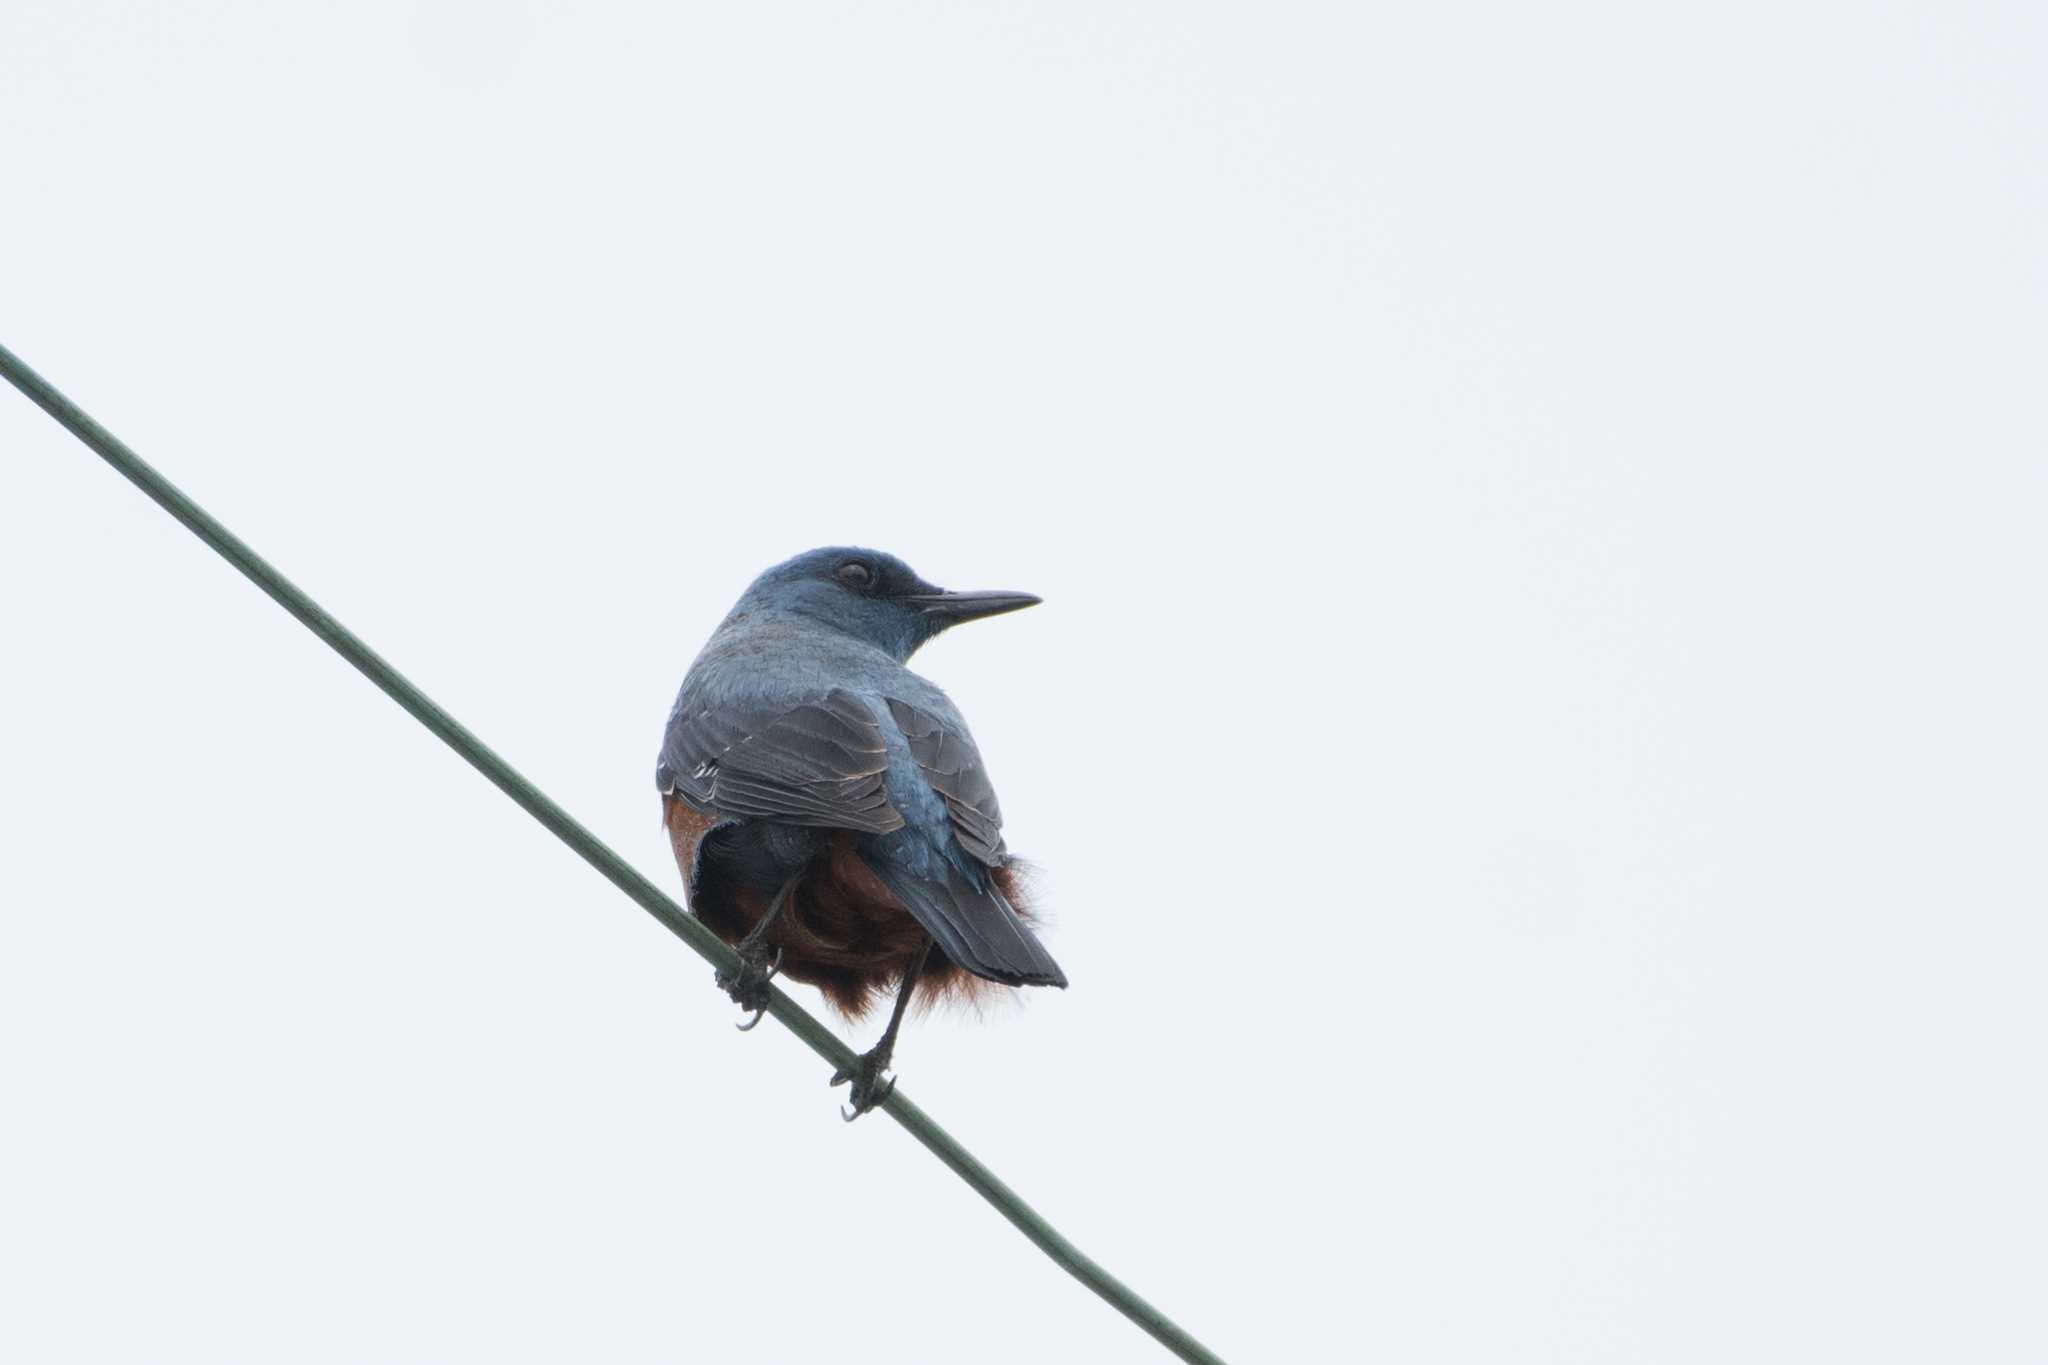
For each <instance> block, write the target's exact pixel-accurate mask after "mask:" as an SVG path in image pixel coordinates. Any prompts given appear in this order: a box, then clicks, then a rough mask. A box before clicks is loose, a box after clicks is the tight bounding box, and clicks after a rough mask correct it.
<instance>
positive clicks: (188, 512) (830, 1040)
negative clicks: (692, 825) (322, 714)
mask: <svg viewBox="0 0 2048 1365" xmlns="http://www.w3.org/2000/svg"><path fill="white" fill-rule="evenodd" d="M0 373H4V374H5V375H6V376H7V379H8V381H9V382H10V383H12V384H13V385H14V387H16V388H17V389H20V390H21V391H22V392H23V393H24V394H27V395H28V397H29V400H30V401H31V402H33V403H34V404H35V405H36V406H37V407H39V408H41V409H42V410H43V411H44V412H47V413H48V414H50V416H51V417H53V418H55V419H56V420H57V423H58V425H60V426H62V427H63V428H64V429H65V430H67V431H69V432H70V433H71V434H72V435H73V436H76V437H77V438H78V439H79V440H81V441H83V442H84V443H85V444H86V445H87V446H88V447H89V448H91V450H92V451H93V452H94V453H95V454H97V455H98V456H99V457H100V458H101V459H103V460H105V461H106V462H107V463H108V464H110V465H112V466H113V467H114V468H115V469H116V470H118V471H120V473H121V475H122V476H123V477H124V478H126V479H127V480H128V481H129V482H130V483H132V484H134V485H135V486H136V487H137V488H140V489H141V490H142V491H143V492H144V493H146V494H148V495H149V497H150V499H151V500H152V501H154V502H155V503H156V504H157V506H159V507H161V508H163V509H164V510H165V511H166V512H169V513H170V514H171V515H172V516H173V517H176V518H177V519H178V520H179V521H180V522H182V523H183V524H184V526H185V529H187V530H189V531H190V532H192V534H193V535H195V536H198V537H199V538H200V539H201V540H203V541H205V542H206V543H207V544H208V545H210V546H212V547H213V549H214V551H215V552H216V553H218V554H219V555H220V557H221V558H223V559H225V560H227V561H228V563H230V564H232V565H234V566H235V568H237V569H239V570H240V571H241V573H242V576H243V577H245V578H247V579H248V580H249V581H250V582H251V583H254V584H255V585H256V586H257V587H259V588H261V589H262V590H263V591H264V592H265V593H267V594H268V595H269V596H270V598H271V600H272V601H274V602H276V603H277V604H278V605H279V606H281V607H283V608H284V609H285V610H286V611H288V612H290V613H291V614H292V615H293V616H295V617H297V618H298V620H299V623H300V624H301V625H303V626H305V627H306V629H308V630H310V631H312V632H313V633H314V634H315V635H317V636H319V637H320V638H321V639H322V640H325V641H326V642H327V645H328V647H329V648H331V649H332V650H333V651H334V652H335V653H337V654H339V655H340V656H341V657H342V658H344V659H346V660H348V662H349V663H350V664H352V665H353V666H354V667H355V669H356V670H357V671H358V672H360V673H361V674H362V675H363V676H364V677H366V678H368V679H369V680H370V681H371V682H373V683H375V684H376V685H377V686H378V688H379V689H381V690H382V691H383V692H384V694H385V695H386V696H388V697H390V698H391V700H393V701H395V702H397V703H398V704H399V705H400V706H402V707H404V708H405V710H406V712H407V714H409V715H411V716H412V718H413V719H414V720H417V721H418V722H419V723H420V724H422V725H424V726H426V727H427V729H429V730H431V731H433V733H434V734H435V735H437V736H439V737H440V739H441V742H442V743H444V744H446V745H447V746H448V747H449V748H451V749H453V750H454V751H455V752H456V753H457V754H460V755H461V756H462V758H463V759H464V761H466V762H467V763H468V764H469V765H470V766H471V767H473V768H475V769H476V770H477V771H478V772H480V773H482V774H483V775H484V776H485V777H486V778H489V779H490V781H491V783H492V785H494V786H496V787H497V788H498V790H499V791H502V792H504V793H505V795H507V796H509V797H511V798H512V799H513V800H514V801H515V802H517V803H518V804H519V806H520V808H521V809H522V810H524V811H525V812H526V813H527V814H528V815H531V816H532V817H533V818H534V819H536V820H538V821H540V823H541V824H542V825H544V826H546V827H547V829H548V831H549V832H550V833H552V834H553V835H554V836H555V837H556V838H557V839H560V840H561V841H562V842H563V843H565V844H567V845H568V846H569V847H570V848H572V849H574V850H575V851H576V853H577V855H578V856H580V857H581V858H582V859H583V861H585V862H587V863H589V864H590V865H591V866H592V867H594V868H596V869H597V870H598V871H599V872H600V873H602V874H603V875H604V877H605V879H606V880H607V881H609V882H610V883H611V884H612V885H613V886H616V887H618V888H619V890H621V891H623V892H625V893H626V894H627V895H628V896H629V897H631V898H632V899H633V900H634V901H635V902H637V903H638V904H639V906H640V908H641V909H643V910H645V911H646V912H647V913H648V914H650V915H652V916H654V917H655V918H656V919H658V920H660V921H661V922H662V924H663V925H665V926H666V927H667V928H668V930H669V931H670V932H671V933H673V934H674V935H675V936H676V937H677V938H680V939H681V940H682V941H683V942H684V943H687V944H688V945H689V946H690V947H691V948H692V949H694V950H695V951H696V952H697V954H698V955H699V956H700V957H703V958H705V959H706V960H707V961H709V962H711V963H712V964H713V965H714V966H716V967H718V968H719V969H720V970H722V971H728V972H730V971H734V970H736V969H737V967H738V964H739V959H738V957H737V956H736V955H735V954H734V953H733V951H732V950H731V949H730V948H727V947H726V946H725V944H723V943H721V942H720V941H719V940H718V937H717V936H716V935H715V934H713V933H712V932H711V931H710V930H709V929H706V928H705V927H704V926H703V925H702V924H701V923H699V922H698V921H697V920H696V919H695V918H694V917H693V916H691V915H690V914H689V913H688V912H687V911H685V910H684V909H683V908H682V907H681V906H679V905H677V904H676V903H675V902H674V901H673V900H671V899H669V897H668V896H666V895H664V894H663V893H662V892H661V891H660V890H659V889H658V888H656V887H655V885H654V884H653V883H652V882H650V881H648V880H647V879H646V878H645V877H643V876H641V875H640V874H639V873H638V872H635V871H634V870H633V869H632V867H630V866H629V865H628V864H627V863H626V860H625V859H623V858H621V857H620V856H619V855H618V854H616V853H614V852H613V851H612V850H611V849H610V848H609V847H607V846H606V844H605V843H604V841H603V840H601V839H599V838H598V837H597V836H596V835H594V834H592V833H591V832H590V831H589V830H587V829H585V828H584V827H583V826H582V825H581V824H579V823H577V821H576V819H575V818H574V817H573V816H571V815H570V814H569V812H567V811H565V810H563V809H562V808H561V807H560V806H558V805H556V804H555V803H554V801H553V800H552V799H551V798H549V796H548V795H547V793H545V792H543V791H541V790H540V788H538V787H536V786H534V785H533V783H531V782H529V781H527V780H526V778H524V777H522V776H521V775H520V774H519V772H518V770H517V769H515V768H514V767H513V766H512V765H511V764H509V763H507V762H506V761H505V760H504V759H502V758H500V757H499V756H498V755H497V753H496V752H495V751H493V750H492V749H491V747H490V746H489V745H487V744H485V743H484V742H483V741H482V740H480V739H478V738H477V737H476V736H475V735H473V734H471V733H470V732H469V731H468V730H467V729H466V728H464V726H463V725H462V723H461V722H460V721H458V720H456V719H455V717H453V716H451V715H449V714H448V713H447V712H446V711H444V710H442V709H441V708H440V707H439V706H438V705H436V704H435V703H434V701H433V700H432V699H431V698H429V697H428V696H427V695H426V693H424V692H422V691H420V690H419V689H418V688H417V687H415V686H413V685H412V683H411V682H409V681H408V680H407V679H406V677H405V675H404V674H402V673H400V672H399V671H398V670H397V669H396V668H393V667H392V666H391V665H390V664H389V663H387V662H385V660H384V658H383V656H381V655H379V654H378V653H377V652H376V651H375V650H373V649H371V648H370V647H369V646H368V645H366V644H364V643H363V642H362V641H361V640H360V639H358V638H356V636H355V635H354V634H353V633H352V632H351V631H350V630H349V629H348V628H347V627H346V626H344V625H342V624H341V622H339V621H337V620H335V619H334V618H333V617H332V616H330V615H328V614H327V611H326V609H325V608H323V607H322V606H321V605H320V604H319V603H318V602H315V601H314V600H313V599H312V598H310V597H308V596H307V595H306V594H305V593H304V592H302V591H300V590H299V588H298V587H297V586H296V585H295V584H293V583H292V581H291V580H290V579H288V578H286V577H285V576H284V575H283V574H281V573H279V572H278V571H277V570H276V569H275V568H272V567H271V565H270V564H269V562H268V561H266V560H265V559H264V558H263V557H262V556H261V555H259V554H257V553H256V552H255V551H254V550H252V549H250V548H249V547H248V546H247V545H245V544H244V543H243V542H242V540H241V538H240V537H238V536H236V535H235V534H234V532H232V531H230V530H228V528H227V527H225V526H223V525H221V524H220V523H219V522H218V521H215V520H214V519H213V517H212V516H210V515H209V514H208V513H207V511H206V509H204V508H202V507H201V506H199V504H197V503H195V502H193V501H192V500H191V499H190V498H188V497H186V496H185V495H184V494H183V493H181V492H179V491H178V489H177V488H176V487H175V486H174V485H172V483H171V482H170V481H169V480H168V479H166V478H164V476H163V475H161V474H159V473H157V471H156V470H155V469H153V468H151V467H150V466H149V465H148V464H147V463H146V462H144V460H143V459H142V457H141V456H139V455H137V454H136V453H135V452H134V451H132V450H130V449H129V448H128V447H127V446H126V445H125V444H123V443H122V442H121V440H120V439H119V438H118V437H116V436H115V435H114V434H113V433H112V432H110V431H108V430H107V429H106V428H105V427H103V426H101V425H100V424H99V423H98V422H95V421H94V420H93V419H92V418H91V417H89V416H87V415H86V414H85V412H84V411H83V410H81V409H80V408H79V407H78V405H77V404H75V403H73V402H72V401H71V400H70V399H68V398H66V397H65V396H64V395H63V394H61V393H59V392H58V391H57V390H56V389H55V388H54V387H52V386H51V385H50V383H49V382H48V381H47V380H45V379H44V378H43V377H42V376H41V375H39V374H37V373H36V372H35V371H34V370H32V369H30V368H29V367H28V366H27V365H26V364H24V363H23V362H22V360H21V358H20V357H18V356H16V355H15V354H14V352H12V351H10V350H8V349H7V348H6V347H5V346H0ZM768 1013H770V1014H771V1015H773V1016H774V1017H775V1018H776V1020H777V1021H778V1022H780V1023H781V1024H782V1025H783V1026H784V1027H785V1028H787V1029H788V1030H789V1031H790V1032H791V1033H794V1034H795V1035H796V1036H797V1037H798V1038H800V1039H802V1040H803V1041H804V1043H805V1044H806V1045H807V1046H808V1047H809V1048H810V1049H811V1051H813V1052H815V1053H817V1054H818V1055H819V1056H820V1057H822V1058H824V1059H825V1060H826V1061H828V1062H830V1063H831V1064H832V1065H833V1066H834V1067H843V1066H849V1065H851V1064H852V1063H853V1061H854V1055H853V1049H851V1048H849V1047H848V1046H847V1045H846V1044H845V1043H842V1042H841V1041H839V1039H838V1037H837V1036H836V1035H835V1034H833V1033H832V1031H831V1030H830V1029H828V1028H826V1027H825V1026H824V1025H823V1024H821V1023H819V1022H818V1021H817V1020H816V1019H814V1018H812V1017H811V1015H810V1014H809V1012H807V1011H806V1010H805V1009H804V1008H803V1007H802V1006H800V1005H798V1004H797V1003H796V1002H795V1001H794V1000H792V999H790V998H789V996H788V995H786V994H785V993H784V992H783V991H782V990H780V989H779V988H776V987H770V1000H769V1005H768ZM878 1107H879V1108H881V1109H882V1110H883V1111H884V1112H886V1113H887V1114H888V1115H889V1117H891V1118H893V1119H895V1120H896V1122H898V1123H900V1124H902V1125H903V1127H904V1129H905V1130H907V1131H908V1132H909V1133H910V1135H911V1136H912V1137H914V1138H916V1139H917V1140H918V1141H919V1142H921V1143H923V1144H924V1145H925V1147H926V1148H928V1149H929V1150H930V1151H931V1153H932V1155H934V1156H936V1157H937V1158H938V1159H939V1160H940V1161H942V1162H944V1163H945V1164H946V1165H947V1166H948V1167H950V1168H951V1169H952V1171H953V1173H954V1174H955V1175H958V1176H959V1177H960V1178H961V1179H962V1180H964V1181H966V1182H967V1183H968V1185H970V1186H972V1187H973V1189H974V1190H975V1192H976V1193H978V1194H980V1195H981V1197H982V1198H983V1199H986V1200H987V1201H988V1202H989V1203H990V1204H992V1205H994V1206H995V1209H996V1212H998V1213H1000V1214H1002V1215H1003V1217H1005V1218H1007V1219H1009V1220H1010V1222H1011V1223H1012V1224H1014V1225H1015V1226H1016V1228H1017V1230H1018V1231H1019V1232H1021V1233H1023V1234H1024V1235H1025V1236H1026V1237H1028V1238H1030V1239H1031V1241H1032V1242H1033V1244H1035V1245H1036V1246H1037V1247H1038V1249H1039V1250H1041V1251H1043V1252H1044V1253H1045V1254H1046V1255H1047V1256H1049V1257H1051V1258H1052V1260H1053V1263H1054V1264H1056V1265H1058V1266H1059V1267H1060V1268H1061V1269H1062V1270H1065V1271H1066V1272H1067V1273H1068V1274H1069V1275H1072V1276H1073V1277H1074V1278H1075V1279H1077V1280H1079V1281H1080V1282H1081V1283H1082V1284H1084V1285H1086V1286H1087V1287H1088V1288H1089V1289H1091V1290H1093V1291H1094V1292H1095V1293H1097V1294H1098V1295H1100V1296H1101V1297H1102V1298H1103V1299H1104V1300H1106V1301H1107V1302H1108V1303H1109V1305H1110V1306H1111V1307H1112V1308H1115V1309H1116V1310H1117V1311H1118V1312H1119V1313H1122V1314H1123V1315H1124V1316H1125V1317H1127V1318H1129V1319H1130V1320H1131V1321H1132V1322H1134V1323H1136V1324H1138V1326H1140V1327H1142V1328H1144V1329H1145V1331H1147V1332H1149V1333H1150V1334H1151V1335H1152V1336H1153V1337H1154V1338H1155V1339H1156V1340H1158V1341H1159V1343H1160V1344H1161V1345H1163V1346H1165V1347H1166V1349H1167V1350H1169V1351H1172V1352H1173V1353H1174V1354H1175V1355H1177V1356H1179V1357H1180V1358H1181V1359H1182V1360H1187V1361H1193V1362H1196V1365H1222V1361H1221V1360H1220V1359H1219V1358H1218V1357H1217V1356H1216V1354H1215V1353H1214V1352H1212V1351H1210V1350H1209V1349H1208V1348H1207V1347H1206V1346H1204V1345H1202V1343H1200V1342H1199V1341H1196V1340H1195V1339H1194V1338H1193V1337H1192V1336H1189V1335H1188V1333H1187V1332H1186V1331H1185V1330H1184V1329H1182V1328H1181V1327H1180V1326H1179V1325H1178V1324H1177V1323H1175V1322H1174V1321H1173V1320H1172V1319H1170V1318H1168V1317H1167V1316H1166V1315H1165V1314H1164V1313H1162V1312H1160V1311H1159V1310H1158V1309H1156V1308H1154V1307H1153V1306H1152V1305H1151V1304H1149V1303H1147V1302H1145V1300H1143V1299H1142V1298H1139V1297H1138V1295H1137V1294H1135V1293H1133V1292H1132V1291H1131V1289H1130V1288H1129V1287H1128V1286H1126V1285H1125V1284H1124V1283H1123V1282H1122V1281H1121V1280H1118V1279H1117V1278H1116V1277H1115V1276H1114V1275H1111V1274H1110V1273H1109V1272H1108V1271H1107V1270H1104V1269H1103V1268H1102V1267H1101V1266H1099V1265H1097V1264H1096V1263H1095V1262H1094V1261H1093V1260H1090V1259H1089V1258H1088V1257H1087V1256H1086V1255H1084V1254H1082V1252H1081V1250H1080V1249H1079V1248H1078V1247H1076V1246H1075V1245H1074V1244H1073V1243H1072V1242H1069V1241H1068V1240H1067V1239H1066V1238H1065V1237H1063V1236H1061V1235H1060V1232H1059V1230H1058V1229H1057V1228H1055V1227H1053V1225H1052V1224H1050V1223H1048V1222H1046V1221H1045V1219H1043V1218H1041V1217H1040V1216H1039V1215H1038V1213H1037V1212H1036V1211H1035V1210H1034V1209H1032V1207H1031V1206H1030V1205H1029V1204H1026V1203H1025V1202H1024V1201H1023V1200H1022V1199H1021V1198H1019V1197H1018V1195H1017V1193H1016V1191H1014V1190H1012V1189H1011V1188H1010V1187H1009V1186H1008V1185H1005V1184H1004V1183H1003V1182H1002V1181H1001V1180H998V1179H997V1178H996V1176H995V1173H994V1172H992V1171H991V1170H989V1168H988V1167H986V1166H984V1165H982V1164H981V1162H980V1161H978V1160H976V1159H975V1156H974V1154H973V1153H972V1152H970V1151H968V1150H967V1149H966V1148H965V1147H962V1146H961V1145H960V1144H959V1143H958V1142H956V1141H954V1140H953V1137H952V1135H951V1134H949V1133H947V1132H946V1130H945V1129H943V1128H941V1127H940V1126H939V1125H938V1124H937V1123H936V1122H934V1121H933V1120H932V1118H931V1117H930V1116H929V1115H927V1114H926V1113H925V1112H924V1110H922V1109H920V1108H918V1107H917V1106H916V1105H915V1104H912V1103H911V1102H910V1100H909V1099H908V1098H907V1097H906V1096H905V1095H904V1094H903V1091H902V1089H901V1088H900V1087H899V1088H897V1089H896V1090H894V1091H892V1092H891V1093H890V1095H889V1098H888V1099H886V1100H884V1101H883V1102H882V1104H881V1105H880V1106H878Z"/></svg>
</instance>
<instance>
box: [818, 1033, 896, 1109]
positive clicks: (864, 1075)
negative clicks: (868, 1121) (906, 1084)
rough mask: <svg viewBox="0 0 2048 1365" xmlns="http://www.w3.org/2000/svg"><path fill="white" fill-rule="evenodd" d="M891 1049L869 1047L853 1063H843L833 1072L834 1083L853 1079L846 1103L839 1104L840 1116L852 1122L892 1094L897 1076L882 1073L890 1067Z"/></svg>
mask: <svg viewBox="0 0 2048 1365" xmlns="http://www.w3.org/2000/svg"><path fill="white" fill-rule="evenodd" d="M891 1051H893V1049H891V1048H886V1047H877V1048H870V1049H868V1050H867V1051H866V1052H863V1053H861V1054H860V1056H858V1057H856V1058H854V1060H853V1065H852V1066H842V1067H840V1068H839V1069H838V1070H837V1071H835V1072H833V1073H832V1084H834V1085H845V1084H846V1083H847V1082H848V1081H851V1082H853V1088H852V1089H851V1090H850V1091H848V1092H847V1096H846V1098H847V1100H848V1101H849V1103H848V1104H845V1105H841V1106H840V1109H839V1117H840V1118H843V1119H845V1120H846V1121H847V1122H848V1123H852V1122H853V1121H854V1120H855V1119H857V1118H859V1117H860V1116H861V1115H862V1114H865V1113H867V1112H868V1110H870V1109H872V1108H874V1107H875V1106H876V1105H878V1104H881V1103H882V1102H883V1101H885V1100H887V1099H888V1098H889V1096H890V1095H892V1094H894V1093H895V1090H896V1078H895V1077H894V1076H884V1075H883V1074H882V1073H883V1072H885V1071H887V1070H888V1069H889V1053H890V1052H891Z"/></svg>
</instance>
